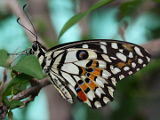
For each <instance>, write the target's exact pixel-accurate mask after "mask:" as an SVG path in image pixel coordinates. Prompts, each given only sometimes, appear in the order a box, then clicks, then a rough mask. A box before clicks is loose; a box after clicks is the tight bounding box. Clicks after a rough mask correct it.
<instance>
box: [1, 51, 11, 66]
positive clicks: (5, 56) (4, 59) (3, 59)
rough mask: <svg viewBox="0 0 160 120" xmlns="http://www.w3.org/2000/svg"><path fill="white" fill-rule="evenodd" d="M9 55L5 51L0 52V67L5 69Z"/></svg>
mask: <svg viewBox="0 0 160 120" xmlns="http://www.w3.org/2000/svg"><path fill="white" fill-rule="evenodd" d="M8 58H9V54H8V53H7V52H6V51H5V50H0V66H3V67H7V66H8V65H7V60H8Z"/></svg>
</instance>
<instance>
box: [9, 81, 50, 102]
mask: <svg viewBox="0 0 160 120" xmlns="http://www.w3.org/2000/svg"><path fill="white" fill-rule="evenodd" d="M36 82H37V84H36V85H34V86H32V87H30V88H28V89H26V90H24V91H22V92H20V93H18V94H17V95H15V96H13V97H12V100H21V99H24V98H27V97H29V96H32V95H33V94H35V93H37V92H39V91H40V90H41V89H42V88H43V87H45V86H47V85H50V84H51V82H50V81H49V80H48V78H45V79H43V80H36Z"/></svg>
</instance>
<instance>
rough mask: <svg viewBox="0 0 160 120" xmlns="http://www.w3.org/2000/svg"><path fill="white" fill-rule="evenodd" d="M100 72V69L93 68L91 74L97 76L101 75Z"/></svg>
mask: <svg viewBox="0 0 160 120" xmlns="http://www.w3.org/2000/svg"><path fill="white" fill-rule="evenodd" d="M101 72H102V69H99V68H95V69H94V72H93V74H94V75H96V76H99V75H101Z"/></svg>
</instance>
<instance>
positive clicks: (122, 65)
mask: <svg viewBox="0 0 160 120" xmlns="http://www.w3.org/2000/svg"><path fill="white" fill-rule="evenodd" d="M124 66H126V63H124V62H118V63H117V67H118V68H122V67H124Z"/></svg>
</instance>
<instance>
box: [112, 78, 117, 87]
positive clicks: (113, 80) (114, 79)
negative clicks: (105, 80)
mask: <svg viewBox="0 0 160 120" xmlns="http://www.w3.org/2000/svg"><path fill="white" fill-rule="evenodd" d="M111 80H112V83H113V85H114V86H116V84H117V81H116V78H114V77H112V78H111Z"/></svg>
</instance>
